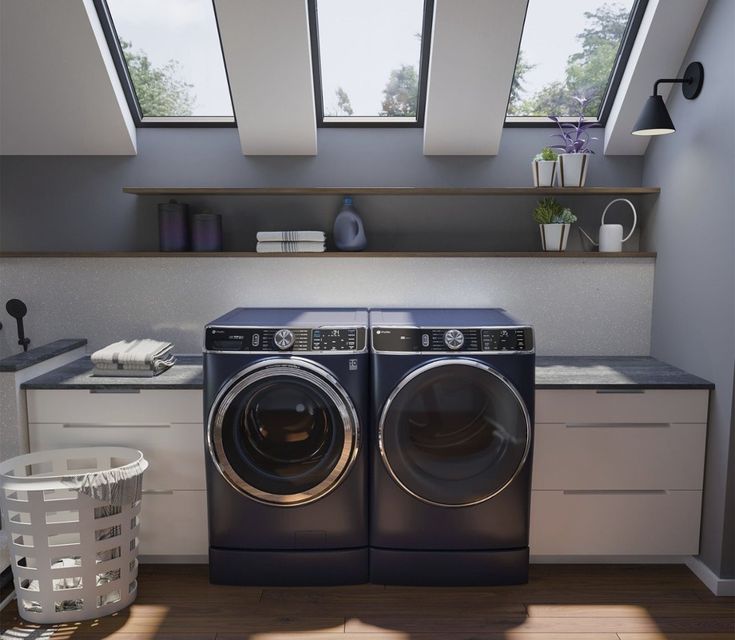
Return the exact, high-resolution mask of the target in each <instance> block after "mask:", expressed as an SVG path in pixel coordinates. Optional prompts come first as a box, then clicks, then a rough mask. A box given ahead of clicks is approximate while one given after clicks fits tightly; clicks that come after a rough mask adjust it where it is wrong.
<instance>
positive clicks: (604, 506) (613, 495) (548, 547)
mask: <svg viewBox="0 0 735 640" xmlns="http://www.w3.org/2000/svg"><path fill="white" fill-rule="evenodd" d="M701 502H702V493H701V491H669V492H666V491H661V492H604V491H600V492H594V491H590V492H582V491H580V492H569V491H533V492H532V493H531V542H530V546H531V553H532V554H534V555H570V556H571V555H574V556H584V555H696V554H697V553H698V552H699V515H700V508H701Z"/></svg>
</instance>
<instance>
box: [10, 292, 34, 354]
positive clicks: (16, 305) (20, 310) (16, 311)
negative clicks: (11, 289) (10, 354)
mask: <svg viewBox="0 0 735 640" xmlns="http://www.w3.org/2000/svg"><path fill="white" fill-rule="evenodd" d="M5 309H6V311H7V312H8V313H9V314H10V315H11V316H13V317H14V318H15V321H16V322H17V323H18V344H19V345H20V346H21V347H23V351H28V345H29V344H30V343H31V339H30V338H26V334H25V331H24V330H23V318H24V317H25V315H26V314H27V313H28V307H26V305H25V302H23V301H22V300H18V298H13V299H12V300H8V303H7V304H6V305H5Z"/></svg>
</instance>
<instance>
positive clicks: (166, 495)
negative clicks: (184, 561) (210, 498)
mask: <svg viewBox="0 0 735 640" xmlns="http://www.w3.org/2000/svg"><path fill="white" fill-rule="evenodd" d="M208 552H209V534H208V530H207V493H206V491H171V492H161V493H157V492H148V491H144V492H143V504H142V505H141V510H140V554H141V555H142V556H144V557H143V561H145V556H206V555H207V553H208Z"/></svg>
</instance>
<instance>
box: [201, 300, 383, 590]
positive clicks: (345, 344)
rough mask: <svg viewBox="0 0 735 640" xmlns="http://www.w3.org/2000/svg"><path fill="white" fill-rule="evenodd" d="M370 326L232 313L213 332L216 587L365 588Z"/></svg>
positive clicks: (308, 313)
mask: <svg viewBox="0 0 735 640" xmlns="http://www.w3.org/2000/svg"><path fill="white" fill-rule="evenodd" d="M367 319H368V318H367V311H361V310H345V309H322V310H318V309H317V310H309V309H235V310H234V311H232V312H230V313H228V314H227V315H224V316H222V317H221V318H218V319H217V320H214V321H213V322H211V323H210V324H208V325H207V327H206V329H205V341H204V422H205V447H206V473H207V491H208V494H207V502H208V515H209V565H210V580H211V581H212V582H214V583H223V584H256V585H274V584H278V585H297V584H298V585H304V584H314V585H316V584H349V583H359V582H366V581H367V579H368V548H367V546H368V540H367V529H368V525H367V510H368V502H367V500H368V498H367V457H366V451H365V449H366V447H365V442H366V433H365V431H366V425H367V415H368V393H369V356H368V353H367Z"/></svg>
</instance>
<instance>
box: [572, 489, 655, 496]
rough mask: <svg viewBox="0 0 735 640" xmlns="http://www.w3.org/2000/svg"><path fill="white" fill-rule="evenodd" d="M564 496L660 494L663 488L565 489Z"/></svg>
mask: <svg viewBox="0 0 735 640" xmlns="http://www.w3.org/2000/svg"><path fill="white" fill-rule="evenodd" d="M562 493H563V494H564V495H565V496H636V495H637V496H660V495H666V494H667V493H668V491H666V490H665V489H565V490H564V491H562Z"/></svg>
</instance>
